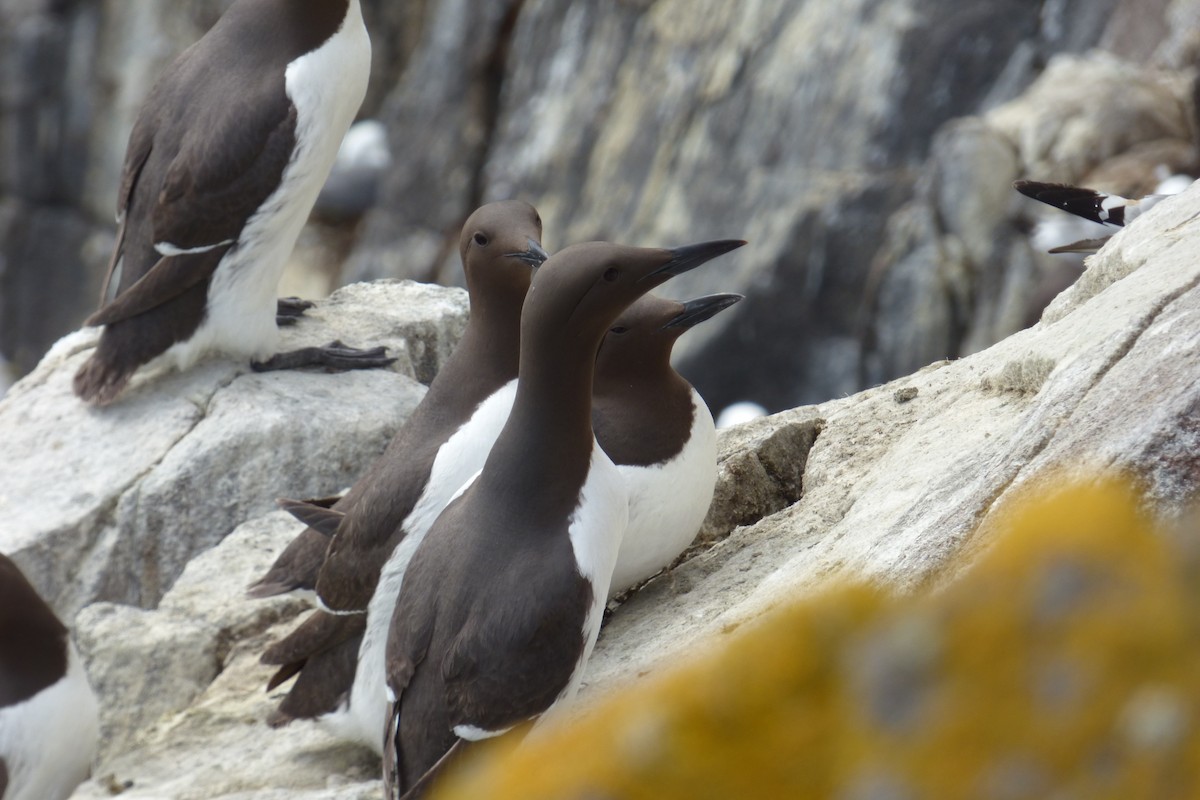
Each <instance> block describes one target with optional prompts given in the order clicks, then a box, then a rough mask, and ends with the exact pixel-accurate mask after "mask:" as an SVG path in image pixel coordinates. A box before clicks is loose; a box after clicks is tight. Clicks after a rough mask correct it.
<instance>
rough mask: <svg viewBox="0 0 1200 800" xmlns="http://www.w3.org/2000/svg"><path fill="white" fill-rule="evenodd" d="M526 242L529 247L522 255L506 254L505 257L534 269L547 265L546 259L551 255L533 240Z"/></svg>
mask: <svg viewBox="0 0 1200 800" xmlns="http://www.w3.org/2000/svg"><path fill="white" fill-rule="evenodd" d="M525 241H527V242H528V243H529V247H528V248H526V249H525V250H524V251H522V252H520V253H505V254H504V255H505V256H506V257H507V258H516V259H520V260H521V261H524V262H525V263H526V264H528V265H529V266H530V267H532V268H533V269H537V268H538V267H540V266H541V265H542V264H544V263H545V261H546V259H547V258H549V257H550V254H549V253H547V252H546V251H545V250H543V249H542V246H541V245H540V244H538V243H537V242H535V241H534V240H533V239H526V240H525Z"/></svg>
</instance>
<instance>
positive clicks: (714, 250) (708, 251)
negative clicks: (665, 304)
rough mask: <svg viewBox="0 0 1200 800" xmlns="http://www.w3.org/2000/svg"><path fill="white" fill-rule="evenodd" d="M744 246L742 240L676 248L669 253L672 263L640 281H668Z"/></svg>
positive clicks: (726, 240) (664, 265) (724, 240)
mask: <svg viewBox="0 0 1200 800" xmlns="http://www.w3.org/2000/svg"><path fill="white" fill-rule="evenodd" d="M744 244H745V242H744V241H742V240H741V239H721V240H718V241H715V242H701V243H700V244H688V245H684V246H683V247H676V248H674V249H673V250H669V251H668V252H669V253H670V254H671V260H670V261H668V262H667V263H666V264H663V265H662V266H661V267H659V268H658V269H656V270H654V272H651V273H650V274H649V275H646V276H644V277H642V278H641V279H640V280H643V281H644V280H649V279H651V278H656V279H659V280H666V279H667V278H671V277H674V276H676V275H682V274H683V273H685V272H687V271H689V270H693V269H695V268H696V267H698V266H700V265H701V264H703V263H704V262H706V261H711V260H712V259H714V258H716V257H717V256H719V255H724V254H725V253H728V252H729V251H730V250H736V249H738V248H739V247H741V246H742V245H744Z"/></svg>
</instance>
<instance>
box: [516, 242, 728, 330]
mask: <svg viewBox="0 0 1200 800" xmlns="http://www.w3.org/2000/svg"><path fill="white" fill-rule="evenodd" d="M744 244H745V242H744V241H741V240H738V239H729V240H721V241H714V242H703V243H701V244H694V245H687V246H684V247H677V248H674V249H664V248H653V247H630V246H627V245H619V244H611V243H609V242H586V243H584V244H577V245H572V246H570V247H567V248H565V249H563V250H562V251H560V252H559V253H557V254H555V255H554V256H552V257H551V258H550V259H549V260H548V261H547V262H546V264H545V265H544V266H543V267H542V268H541V269H540V270H538V273H537V275H536V276H535V277H534V279H533V285H532V287H531V288H530V292H529V296H528V298H527V299H526V301H525V312H524V314H523V318H524V317H529V316H531V315H530V313H529V312H530V310H531V309H536V310H537V313H536V314H535V315H533V316H536V317H537V318H538V319H539V320H544V322H543V323H542V324H545V325H546V326H548V327H549V330H546V331H545V332H544V335H555V334H554V332H555V331H557V332H558V335H567V336H572V335H574V336H588V335H590V334H593V333H598V334H603V332H604V330H606V329H607V328H608V327H609V326H610V325H612V323H613V321H614V320H615V319H616V318H617V316H618V315H619V314H620V313H621V311H623V310H624V309H625V308H626V307H627V306H629V305H630V304H631V303H633V302H634V301H635V300H637V299H638V298H639V297H640V296H642V295H643V294H645V293H646V292H648V291H650V290H651V289H653V288H654V287H655V286H658V285H660V284H662V283H665V282H666V281H667V280H669V279H670V278H672V277H674V276H676V275H680V274H682V273H684V272H687V271H689V270H692V269H695V268H696V267H698V266H700V265H701V264H703V263H705V262H707V261H710V260H711V259H713V258H716V257H717V256H719V255H722V254H724V253H728V252H729V251H730V250H734V249H736V248H738V247H741V246H742V245H744ZM550 308H553V309H554V312H552V313H547V311H546V309H550ZM714 313H715V312H714ZM524 330H525V329H524V327H522V335H524ZM537 335H543V334H537Z"/></svg>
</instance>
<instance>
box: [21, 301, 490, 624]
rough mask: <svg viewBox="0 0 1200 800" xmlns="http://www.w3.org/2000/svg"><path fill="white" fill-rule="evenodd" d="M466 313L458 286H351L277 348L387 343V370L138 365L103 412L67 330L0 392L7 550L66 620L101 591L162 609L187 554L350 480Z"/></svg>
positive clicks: (89, 335)
mask: <svg viewBox="0 0 1200 800" xmlns="http://www.w3.org/2000/svg"><path fill="white" fill-rule="evenodd" d="M465 318H466V293H465V292H462V291H460V290H447V289H438V288H434V287H428V286H422V285H419V284H414V283H397V282H380V283H376V284H371V285H359V286H351V287H347V288H346V289H343V290H342V291H340V292H338V293H337V294H336V295H334V296H333V297H332V298H330V300H329V301H327V302H325V303H323V304H322V305H321V306H320V307H319V308H315V309H312V310H310V311H309V312H308V314H307V315H306V316H305V318H304V319H302V320H301V321H300V322H299V323H298V324H297V325H295V326H294V327H292V328H288V329H284V331H283V344H282V346H283V348H284V349H292V348H296V347H302V346H307V345H319V344H325V343H327V342H329V341H330V340H332V339H334V338H341V339H343V340H344V341H346V343H347V344H351V345H357V346H371V345H375V344H382V345H387V346H388V347H389V349H390V350H391V352H392V354H393V355H396V356H398V359H399V360H398V361H397V363H396V364H395V365H393V369H391V370H362V371H356V372H350V373H340V374H326V373H322V372H315V371H295V372H272V373H264V374H257V373H253V372H251V371H250V369H249V365H248V364H246V363H237V362H233V361H226V360H214V361H208V362H205V363H203V364H200V365H198V366H197V367H196V368H195V369H193V370H190V371H188V372H185V373H173V374H167V373H162V372H159V373H158V374H154V373H139V374H138V375H137V376H136V377H135V378H134V381H133V382H132V385H131V386H130V388H129V390H128V391H127V392H126V394H125V395H124V396H123V397H122V398H120V399H119V400H118V402H117V403H115V404H114V405H112V406H110V407H107V408H101V409H96V408H90V407H88V406H85V405H84V404H83V403H81V402H80V401H79V400H78V398H76V397H75V396H74V395H73V394H72V393H71V378H72V376H73V375H74V373H75V370H76V369H77V368H78V366H79V365H80V364H81V363H82V362H83V360H84V359H86V357H87V354H88V353H87V351H88V349H90V348H91V347H92V346H94V344H95V341H96V339H97V332H96V331H94V330H85V331H80V332H77V333H74V334H72V335H70V336H68V337H66V338H64V339H63V340H62V341H60V342H59V343H58V345H56V346H55V347H54V348H53V349H52V350H51V352H50V353H49V354H47V356H46V357H45V359H44V360H43V362H42V363H41V364H40V365H39V366H38V368H37V369H36V370H35V371H34V372H33V373H31V374H30V375H29V376H27V377H26V378H25V379H24V380H22V381H20V382H19V383H18V384H16V385H15V386H13V387H12V389H11V390H10V391H9V392H8V394H7V395H5V397H4V399H3V401H0V441H2V442H3V443H4V448H3V457H2V458H0V519H3V520H4V523H3V525H0V551H3V552H5V553H7V554H8V555H9V556H11V557H12V558H13V560H14V561H16V562H17V563H18V564H19V565H20V567H21V569H22V570H23V571H24V572H25V574H26V575H28V576H29V579H30V581H31V582H32V583H33V584H34V585H35V586H36V587H37V588H38V590H39V591H40V592H41V593H42V595H43V596H44V597H46V598H47V600H48V601H49V602H50V604H51V605H52V606H53V607H54V608H55V610H56V611H57V612H58V613H59V614H60V615H61V616H62V617H63V618H64V619H70V618H71V617H72V616H73V615H74V613H75V611H77V610H78V609H79V608H81V607H82V606H84V605H86V604H87V603H89V602H92V601H94V600H111V601H115V602H122V603H132V604H135V605H140V606H145V607H150V606H153V605H155V604H156V603H157V602H158V600H159V599H160V598H161V597H162V595H163V593H164V592H165V591H166V590H167V589H168V588H169V587H170V586H171V584H172V583H173V582H174V580H175V578H176V577H177V576H178V575H179V573H180V572H181V571H182V570H183V568H184V566H185V565H186V564H187V563H188V561H189V560H190V559H191V558H192V557H193V556H195V555H197V554H198V553H200V552H202V551H204V550H205V549H207V548H209V547H212V546H213V545H214V544H216V543H217V542H219V541H221V540H222V539H223V538H224V537H225V536H226V535H227V534H228V533H229V532H230V531H231V530H233V528H234V527H235V526H236V525H237V524H238V523H240V522H243V521H244V520H246V519H249V518H251V517H255V516H260V515H262V514H265V513H267V512H269V511H271V510H272V509H273V508H274V501H275V498H277V497H280V496H290V497H310V496H318V495H321V494H326V493H329V492H332V491H336V490H339V489H341V488H344V487H345V486H347V485H349V484H350V483H352V482H353V480H354V478H355V477H356V476H357V475H358V473H359V471H360V470H361V469H362V468H363V467H364V466H365V465H366V464H367V463H369V461H370V460H371V459H372V458H374V457H375V456H376V455H377V454H378V453H380V452H382V450H383V448H384V446H385V445H386V444H387V442H388V440H389V439H390V437H391V436H392V434H393V433H394V432H395V430H396V428H397V427H398V426H399V424H400V422H401V421H403V420H404V419H405V418H406V417H407V416H408V414H409V413H410V412H411V410H412V409H413V408H414V407H415V406H416V404H417V402H418V401H419V400H420V398H421V396H422V395H423V393H424V387H423V386H421V385H420V384H419V383H418V382H417V379H423V380H426V381H427V380H428V379H429V378H430V377H431V376H432V375H433V374H434V373H435V372H436V369H437V366H438V365H439V364H440V363H441V361H442V360H443V359H444V358H445V357H446V356H447V355H448V354H449V352H450V350H451V349H452V347H453V345H454V343H455V342H456V341H457V340H458V337H459V335H460V334H461V332H462V328H463V326H464V324H465Z"/></svg>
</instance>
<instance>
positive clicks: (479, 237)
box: [475, 233, 488, 247]
mask: <svg viewBox="0 0 1200 800" xmlns="http://www.w3.org/2000/svg"><path fill="white" fill-rule="evenodd" d="M475 244H477V245H479V246H480V247H487V244H488V238H487V237H486V236H484V235H483V234H482V233H477V234H475Z"/></svg>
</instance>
